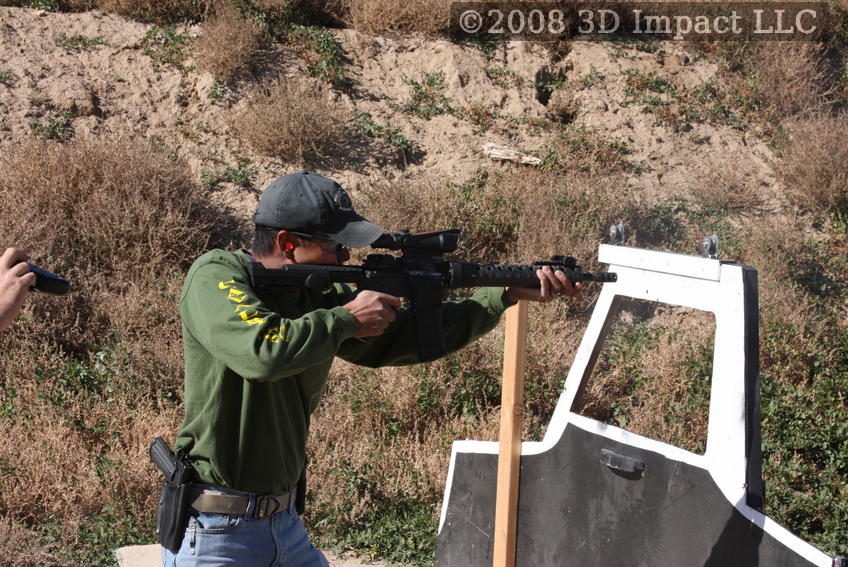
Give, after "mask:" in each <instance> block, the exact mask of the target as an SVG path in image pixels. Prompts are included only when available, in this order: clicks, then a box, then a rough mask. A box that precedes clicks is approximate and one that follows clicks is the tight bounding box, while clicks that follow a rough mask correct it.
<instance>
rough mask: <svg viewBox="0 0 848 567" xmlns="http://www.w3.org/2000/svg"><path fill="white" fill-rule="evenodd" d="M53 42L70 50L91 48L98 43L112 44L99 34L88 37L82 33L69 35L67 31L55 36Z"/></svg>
mask: <svg viewBox="0 0 848 567" xmlns="http://www.w3.org/2000/svg"><path fill="white" fill-rule="evenodd" d="M53 42H54V43H55V44H56V45H57V46H59V47H61V48H62V49H68V50H70V51H82V50H84V49H91V48H92V47H96V46H98V45H110V44H109V42H107V41H106V40H104V39H103V38H102V37H99V36H98V37H93V38H92V37H86V36H84V35H82V34H75V35H72V36H68V35H67V34H65V33H60V34H59V35H57V36H55V37H54V38H53Z"/></svg>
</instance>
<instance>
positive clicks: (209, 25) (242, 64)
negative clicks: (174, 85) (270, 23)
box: [195, 2, 262, 83]
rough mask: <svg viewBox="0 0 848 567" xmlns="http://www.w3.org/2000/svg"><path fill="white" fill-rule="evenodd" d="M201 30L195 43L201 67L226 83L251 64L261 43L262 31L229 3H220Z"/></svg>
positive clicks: (196, 54)
mask: <svg viewBox="0 0 848 567" xmlns="http://www.w3.org/2000/svg"><path fill="white" fill-rule="evenodd" d="M200 30H201V35H200V37H198V38H197V40H196V42H195V58H196V59H197V62H198V66H199V67H200V68H201V69H203V70H204V71H208V72H210V73H212V74H213V75H214V76H215V78H217V79H218V80H219V81H222V82H225V83H226V82H228V81H229V80H231V79H232V78H233V77H234V76H235V75H236V74H237V73H238V72H239V71H241V70H242V69H244V68H246V67H248V66H249V65H250V63H251V61H252V58H253V54H254V53H255V52H256V51H257V50H258V49H259V47H260V45H261V34H262V30H260V29H259V26H257V25H256V23H255V22H254V21H252V20H251V19H249V18H247V17H245V16H244V15H242V14H241V13H239V10H238V8H236V6H235V5H233V4H231V3H229V2H219V3H218V4H217V5H216V6H215V13H214V15H213V16H212V17H211V18H209V19H208V20H206V21H205V22H204V23H203V24H202V25H201V27H200Z"/></svg>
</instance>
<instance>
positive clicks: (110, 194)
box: [0, 138, 226, 346]
mask: <svg viewBox="0 0 848 567" xmlns="http://www.w3.org/2000/svg"><path fill="white" fill-rule="evenodd" d="M0 172H2V179H0V196H2V198H3V199H4V200H6V201H7V202H14V203H16V204H17V206H19V207H20V210H30V211H39V214H38V215H33V216H31V217H30V218H28V220H27V222H25V223H22V222H19V219H17V218H14V217H11V216H9V215H7V216H5V217H3V218H0V232H2V234H4V236H5V237H6V238H8V239H9V240H8V241H9V242H14V243H16V245H17V246H19V247H21V248H25V249H27V250H28V251H29V252H30V254H31V255H32V257H33V258H34V260H35V261H36V263H41V264H43V265H44V266H45V267H47V268H48V269H51V270H52V271H55V272H56V273H59V274H63V275H64V276H65V277H66V278H68V279H69V281H71V282H72V283H73V284H74V293H72V294H71V295H69V296H68V297H66V298H60V299H49V298H44V299H45V300H41V301H35V302H30V307H29V309H30V311H29V315H30V316H31V317H32V318H33V319H35V320H37V321H46V320H56V321H60V322H64V323H65V324H67V325H74V326H75V327H74V329H75V332H74V333H69V334H68V335H65V336H63V337H62V338H61V340H62V342H65V341H67V342H66V343H65V344H68V345H76V346H81V345H83V344H85V343H86V342H88V341H91V340H93V339H94V337H95V336H97V335H98V334H99V333H100V332H102V331H104V330H105V329H106V328H109V327H110V326H111V325H113V324H117V323H118V322H119V321H117V320H116V319H122V318H123V315H122V314H118V313H117V312H119V311H121V310H122V309H116V308H115V307H116V302H118V303H117V305H122V304H123V298H124V294H125V293H126V292H127V291H129V290H132V289H135V290H136V291H135V292H134V293H136V294H137V295H136V297H137V298H139V299H140V298H141V296H144V297H145V298H149V301H151V302H153V303H154V304H155V303H159V302H157V301H156V300H155V298H156V297H157V296H160V295H161V293H160V292H161V291H162V288H163V286H164V287H170V291H171V292H173V291H174V289H175V286H174V279H173V275H174V274H179V273H180V272H181V271H182V270H183V268H184V267H186V266H187V265H188V263H189V262H190V261H191V260H192V259H193V258H194V257H196V256H197V255H199V254H200V252H201V251H203V250H204V249H206V247H207V246H208V244H209V242H210V240H211V239H212V237H213V236H214V234H215V232H216V231H217V230H219V229H221V228H222V227H225V226H226V222H224V223H223V224H222V221H223V220H225V219H223V218H222V217H223V214H222V213H221V211H219V210H217V209H216V208H215V207H213V206H212V205H211V204H210V203H209V201H208V199H207V198H206V196H205V195H203V193H202V189H201V188H200V186H199V184H198V183H197V182H196V181H195V180H194V178H193V176H192V174H191V172H190V170H189V168H188V166H187V164H186V163H185V162H181V161H178V160H175V159H172V158H170V157H168V156H165V155H163V154H161V153H158V152H157V151H156V150H154V149H153V148H152V147H151V146H148V145H147V144H145V143H143V142H133V141H129V140H121V139H119V138H117V139H112V140H109V141H105V140H97V139H89V140H80V141H75V142H72V143H68V144H50V143H40V142H37V141H33V142H31V143H28V144H24V145H22V146H19V147H17V148H16V149H15V150H13V151H12V152H10V153H9V154H7V155H4V156H2V157H0ZM169 282H170V283H169ZM177 289H178V288H177ZM144 303H145V302H141V305H144ZM159 304H160V305H161V303H159ZM139 308H140V307H139V305H138V304H136V305H134V306H133V307H131V309H139ZM162 317H164V318H168V317H170V318H171V319H174V316H173V311H172V310H171V308H170V307H169V308H168V309H167V311H165V312H163V313H162ZM171 324H172V325H175V324H174V323H171ZM116 328H119V329H120V328H121V327H120V326H118V327H116ZM175 328H176V327H175Z"/></svg>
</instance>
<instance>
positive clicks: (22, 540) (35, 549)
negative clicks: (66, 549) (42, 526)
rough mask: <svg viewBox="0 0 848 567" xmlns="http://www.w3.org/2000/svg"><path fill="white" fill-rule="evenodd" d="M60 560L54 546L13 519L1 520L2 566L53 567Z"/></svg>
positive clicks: (0, 554)
mask: <svg viewBox="0 0 848 567" xmlns="http://www.w3.org/2000/svg"><path fill="white" fill-rule="evenodd" d="M58 561H59V558H58V556H57V554H56V549H55V547H54V546H52V545H49V544H47V545H45V543H44V542H43V541H41V540H40V538H39V537H38V535H37V534H36V533H34V532H32V531H30V530H29V529H27V528H26V527H25V526H23V525H22V524H20V523H18V522H15V521H14V520H11V519H0V564H2V565H4V566H6V567H52V566H54V565H57V564H58Z"/></svg>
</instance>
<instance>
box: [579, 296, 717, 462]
mask: <svg viewBox="0 0 848 567" xmlns="http://www.w3.org/2000/svg"><path fill="white" fill-rule="evenodd" d="M714 335H715V318H714V316H713V315H712V314H709V313H704V312H700V311H696V310H694V309H687V308H678V307H670V306H664V305H658V304H652V303H650V302H641V301H635V300H628V301H625V302H624V303H623V304H622V310H621V312H620V314H619V317H618V319H617V320H616V321H615V323H614V324H613V326H612V329H611V331H610V335H609V336H608V338H607V340H606V342H605V343H604V346H603V349H602V351H601V354H600V356H599V358H598V362H597V365H596V366H595V370H594V373H593V375H592V377H591V378H590V379H589V381H588V382H587V386H586V389H585V390H584V391H583V392H581V397H580V400H579V401H578V408H577V411H578V412H579V413H581V414H583V415H587V416H590V417H592V418H594V419H598V420H600V421H603V422H605V423H610V424H613V425H617V426H620V427H624V428H625V429H627V430H628V431H632V432H633V433H636V434H639V435H644V436H646V437H650V438H652V439H657V440H659V441H663V442H666V443H669V444H672V445H675V446H677V447H681V448H683V449H686V450H688V451H693V452H703V451H704V449H705V448H706V440H707V424H708V421H709V387H710V378H711V375H710V372H711V369H712V358H711V357H712V337H713V336H714Z"/></svg>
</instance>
